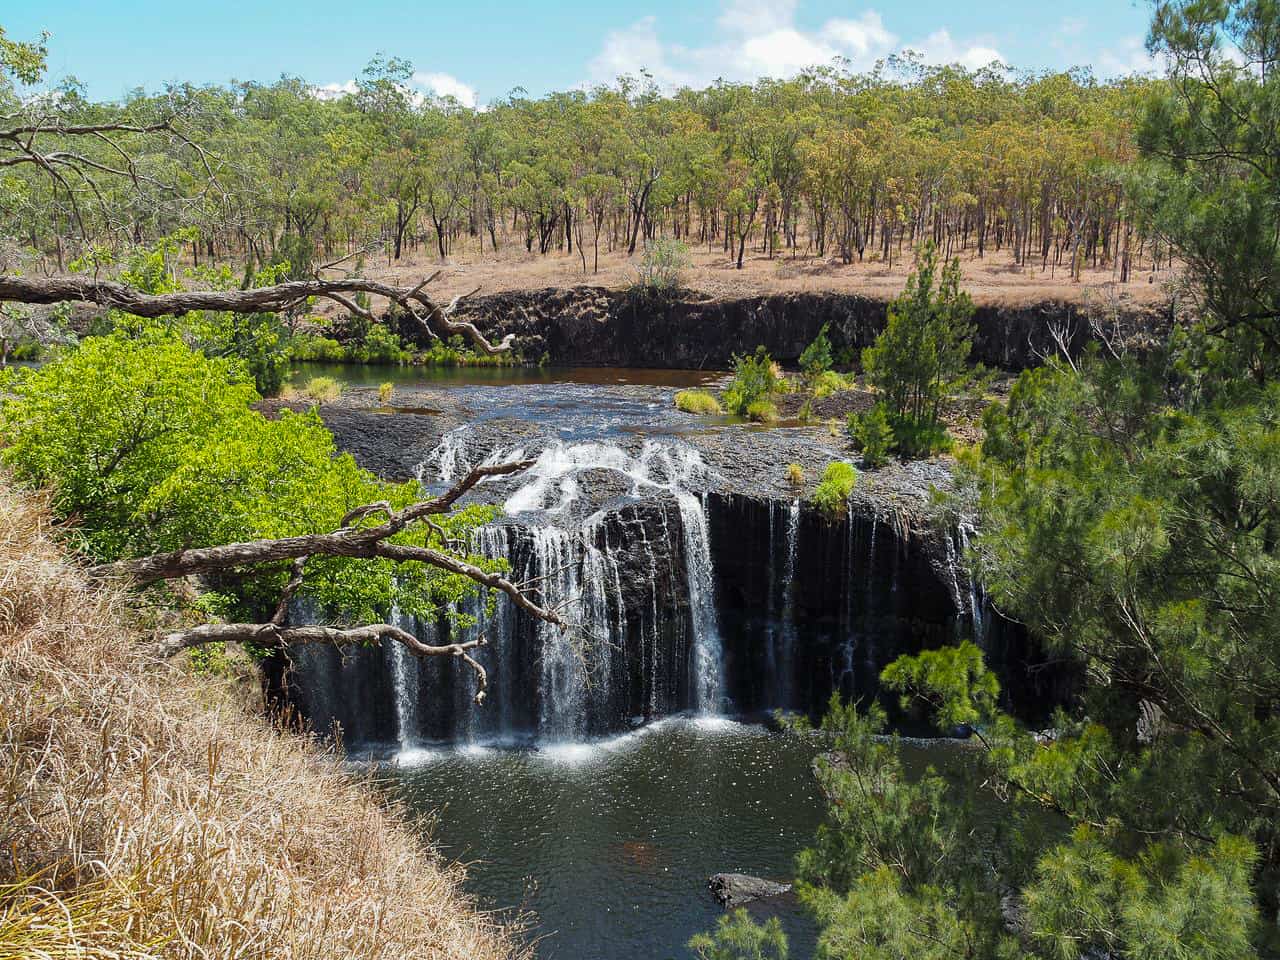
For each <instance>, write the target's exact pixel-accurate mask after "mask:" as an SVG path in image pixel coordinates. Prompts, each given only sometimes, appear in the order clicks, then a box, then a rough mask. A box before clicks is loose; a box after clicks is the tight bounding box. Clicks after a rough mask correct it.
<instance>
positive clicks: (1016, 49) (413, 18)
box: [0, 0, 1150, 103]
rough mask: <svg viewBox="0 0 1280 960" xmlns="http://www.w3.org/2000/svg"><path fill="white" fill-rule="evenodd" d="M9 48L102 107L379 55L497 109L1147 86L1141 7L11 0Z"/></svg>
mask: <svg viewBox="0 0 1280 960" xmlns="http://www.w3.org/2000/svg"><path fill="white" fill-rule="evenodd" d="M3 6H12V7H14V8H16V9H12V10H5V11H2V12H0V25H3V26H4V28H5V29H6V31H7V32H8V34H9V36H10V37H13V38H15V39H29V38H31V37H33V36H35V35H37V34H38V33H39V32H40V31H41V30H47V31H48V32H49V33H50V34H51V39H50V58H49V62H50V73H51V75H52V76H53V77H59V76H63V75H66V74H72V75H74V76H76V77H77V78H78V79H80V80H81V81H82V82H84V83H85V84H86V85H87V86H88V88H89V92H90V94H91V95H92V96H94V97H97V98H105V99H113V98H116V97H119V96H121V95H122V94H123V93H124V92H125V91H126V90H129V89H130V88H132V87H136V86H144V87H147V88H151V89H154V88H156V87H158V86H160V85H162V84H163V83H165V82H166V81H170V80H178V79H183V80H191V81H194V82H197V83H215V82H225V81H227V80H230V79H232V78H235V79H240V80H262V81H270V80H273V79H275V78H276V77H278V76H280V75H281V74H282V73H288V74H291V75H296V76H301V77H304V78H305V79H307V80H309V81H311V82H312V83H315V84H317V85H321V86H323V85H333V86H334V87H340V86H341V85H342V84H344V83H347V82H349V81H350V80H351V79H352V78H353V77H355V76H356V75H357V74H358V73H359V72H360V69H361V68H362V67H363V66H364V64H365V63H367V62H368V60H369V58H370V57H371V56H372V55H373V54H374V53H376V52H378V51H385V52H386V53H388V54H391V55H395V56H400V57H404V58H406V59H408V60H410V61H412V62H413V64H414V65H415V67H416V68H417V71H418V74H417V77H416V82H417V84H418V85H419V86H421V87H423V88H424V89H429V90H433V91H436V92H440V93H451V94H453V95H455V96H458V98H459V99H461V100H463V101H464V102H478V103H485V102H487V101H489V100H491V99H495V98H499V97H502V96H504V95H505V94H506V93H507V92H509V91H510V90H511V89H512V88H514V87H516V86H522V87H524V88H525V89H527V90H528V91H529V92H530V93H532V94H535V95H537V94H542V93H545V92H547V91H548V90H562V89H567V88H570V87H576V86H580V85H583V84H592V83H597V82H606V81H609V80H611V79H613V78H614V77H616V76H617V75H618V74H619V73H627V72H634V71H635V70H637V69H638V68H640V67H647V68H648V69H649V70H650V71H651V72H653V73H654V74H655V75H656V76H657V77H658V79H659V80H660V81H662V82H664V83H667V84H673V85H674V84H680V83H694V84H705V83H708V82H711V81H712V80H714V79H715V78H716V77H718V76H723V77H725V78H727V79H735V80H739V79H751V78H754V77H758V76H762V75H770V76H786V75H790V74H792V73H794V72H795V71H796V70H798V69H800V68H801V67H803V66H807V65H810V64H812V63H815V62H826V61H828V60H829V59H830V58H831V57H834V56H843V57H847V58H849V59H850V60H851V61H852V62H853V64H854V66H855V67H867V66H870V65H871V64H872V63H874V62H875V60H876V59H877V58H879V57H882V56H884V55H885V54H887V53H891V52H894V51H897V50H901V49H903V48H911V49H916V50H919V51H920V52H921V53H923V54H924V55H925V56H926V57H927V58H928V59H930V60H935V61H946V62H955V61H958V62H962V63H966V64H970V65H976V64H980V63H983V62H986V61H987V60H989V59H990V58H992V57H995V56H998V57H999V58H1001V59H1002V60H1004V61H1005V62H1007V63H1010V64H1012V65H1014V66H1016V67H1020V68H1030V69H1041V68H1059V67H1067V66H1073V65H1089V66H1092V67H1093V68H1094V70H1095V72H1097V73H1098V74H1100V75H1104V76H1111V75H1116V74H1122V73H1129V72H1132V71H1134V70H1139V69H1149V68H1150V64H1149V62H1148V60H1147V58H1146V55H1145V52H1144V50H1143V47H1142V39H1143V37H1144V35H1145V32H1146V27H1147V21H1148V17H1149V7H1148V4H1147V3H1145V2H1141V0H1076V2H1074V3H1072V4H1070V5H1067V4H1050V3H1044V2H1034V0H1033V2H1023V3H1017V4H1014V3H1007V2H996V0H968V2H964V0H961V2H956V0H914V2H904V0H877V2H869V3H861V2H856V3H855V2H836V0H774V2H761V0H662V2H653V3H646V4H616V5H614V4H604V3H590V2H583V0H560V2H555V0H553V2H550V3H547V2H545V0H544V2H543V3H539V4H536V5H535V4H526V3H518V2H513V0H454V2H449V3H436V2H418V3H407V2H392V0H341V2H335V0H308V2H305V3H302V2H294V0H277V2H272V0H258V2H255V3H244V2H239V0H228V2H224V3H221V4H217V3H213V4H209V3H181V2H174V0H94V2H69V0H44V2H29V0H0V7H3Z"/></svg>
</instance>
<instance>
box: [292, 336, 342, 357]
mask: <svg viewBox="0 0 1280 960" xmlns="http://www.w3.org/2000/svg"><path fill="white" fill-rule="evenodd" d="M289 358H290V359H291V360H294V361H296V362H298V363H345V362H346V360H347V348H346V347H344V346H343V345H342V344H340V343H339V342H338V341H337V340H331V339H330V338H329V337H321V336H318V335H316V334H314V333H300V334H298V335H297V336H295V337H294V338H293V339H292V340H290V341H289Z"/></svg>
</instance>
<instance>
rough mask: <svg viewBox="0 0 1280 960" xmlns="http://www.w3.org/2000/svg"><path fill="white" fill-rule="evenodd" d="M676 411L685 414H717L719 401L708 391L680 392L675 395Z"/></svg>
mask: <svg viewBox="0 0 1280 960" xmlns="http://www.w3.org/2000/svg"><path fill="white" fill-rule="evenodd" d="M676 409H677V410H683V411H684V412H685V413H700V414H718V413H720V412H721V410H720V401H719V400H717V399H716V398H715V394H713V393H711V392H710V391H709V390H681V391H679V392H678V393H677V394H676Z"/></svg>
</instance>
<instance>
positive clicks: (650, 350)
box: [401, 287, 1169, 370]
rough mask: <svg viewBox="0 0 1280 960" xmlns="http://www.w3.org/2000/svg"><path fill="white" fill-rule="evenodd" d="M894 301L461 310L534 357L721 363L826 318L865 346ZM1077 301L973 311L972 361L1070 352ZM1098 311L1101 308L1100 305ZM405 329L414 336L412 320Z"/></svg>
mask: <svg viewBox="0 0 1280 960" xmlns="http://www.w3.org/2000/svg"><path fill="white" fill-rule="evenodd" d="M887 309H888V303H887V302H886V301H884V300H881V299H877V298H874V297H866V296H861V295H858V294H844V293H822V292H815V293H787V294H773V295H768V296H750V297H741V298H734V299H704V300H698V299H679V300H664V299H657V298H654V297H647V296H643V295H640V294H637V293H634V292H632V291H628V290H607V289H604V288H601V287H572V288H567V289H566V288H547V289H544V290H533V291H520V292H508V293H496V294H492V295H490V296H485V297H475V298H474V299H472V300H469V301H466V302H465V306H464V308H463V309H462V310H461V311H459V312H460V313H461V314H463V315H465V317H466V319H468V320H471V321H473V322H475V323H476V324H477V325H478V326H479V327H480V328H481V329H482V330H484V332H485V333H486V334H488V335H490V336H491V337H502V336H505V335H506V334H508V333H514V334H515V335H516V338H517V344H518V349H520V351H521V352H522V353H523V354H524V356H525V357H526V358H528V359H537V358H539V357H541V356H543V355H546V356H549V357H550V358H551V360H552V361H553V362H555V363H564V364H574V365H582V366H629V367H668V368H679V369H699V370H701V369H724V368H725V367H727V366H728V365H729V363H730V362H731V360H732V357H733V354H734V353H741V352H743V351H749V350H751V349H753V348H754V347H755V345H757V344H763V345H764V346H765V347H767V348H768V349H769V352H770V353H771V354H772V355H773V356H774V357H775V358H776V359H779V360H782V361H784V362H787V361H794V360H795V359H796V358H798V357H799V356H800V353H801V352H802V351H803V350H804V348H805V347H806V346H807V345H808V344H809V343H810V341H812V340H813V338H814V337H815V336H816V335H817V333H818V331H819V330H820V329H822V327H823V325H824V324H830V336H831V339H832V344H833V346H834V347H835V349H836V350H837V351H841V350H850V351H855V352H856V351H858V350H860V349H861V348H863V347H865V346H868V345H870V344H871V343H872V341H873V340H874V339H875V336H876V334H878V333H879V332H880V331H881V330H882V329H883V328H884V324H885V320H886V317H887ZM1085 310H1086V308H1085V307H1082V306H1081V305H1080V304H1078V303H1068V302H1064V301H1054V300H1047V301H1044V302H1041V303H1035V304H1030V305H1026V306H1005V305H999V304H984V305H980V306H978V308H977V310H976V312H975V314H974V324H975V327H976V332H975V336H974V340H973V356H972V359H973V360H974V361H975V362H981V363H985V364H987V365H988V366H991V367H998V368H1001V369H1005V370H1020V369H1023V368H1025V367H1027V366H1031V365H1033V364H1035V363H1038V362H1039V359H1040V357H1042V356H1044V355H1046V354H1050V353H1055V352H1057V349H1058V347H1057V344H1056V342H1055V339H1054V337H1053V334H1052V332H1051V331H1052V330H1053V329H1054V328H1055V327H1056V328H1058V329H1060V330H1067V331H1070V333H1071V335H1070V341H1071V342H1070V346H1071V349H1072V350H1073V351H1079V350H1081V349H1083V347H1084V345H1085V344H1086V343H1087V342H1088V341H1089V340H1090V339H1091V337H1092V336H1093V333H1092V331H1091V329H1090V327H1089V324H1088V323H1086V322H1083V314H1084V312H1085ZM1095 312H1096V311H1095ZM1166 313H1167V311H1161V310H1158V309H1152V308H1149V307H1142V306H1138V305H1135V304H1128V305H1125V306H1122V307H1121V308H1120V310H1119V311H1118V312H1117V314H1116V315H1115V318H1114V319H1113V320H1111V321H1107V323H1108V326H1119V327H1123V328H1124V329H1126V330H1132V329H1135V328H1140V329H1151V330H1159V329H1162V328H1163V327H1165V326H1166V325H1167V324H1168V322H1169V321H1168V317H1167V315H1166ZM401 332H402V334H403V335H406V336H414V335H420V334H415V331H414V330H413V329H412V328H411V327H409V326H408V325H406V326H405V328H404V329H403V330H402V331H401Z"/></svg>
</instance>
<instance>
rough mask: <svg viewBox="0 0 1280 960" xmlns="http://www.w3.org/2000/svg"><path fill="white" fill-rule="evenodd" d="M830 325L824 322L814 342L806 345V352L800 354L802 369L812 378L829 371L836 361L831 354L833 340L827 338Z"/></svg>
mask: <svg viewBox="0 0 1280 960" xmlns="http://www.w3.org/2000/svg"><path fill="white" fill-rule="evenodd" d="M829 326H830V324H827V323H824V324H823V325H822V329H821V330H819V331H818V335H817V337H815V338H814V341H813V343H811V344H809V345H808V346H807V347H805V348H804V352H803V353H801V354H800V369H801V370H803V371H804V374H805V376H806V377H809V378H810V379H816V378H817V377H818V376H820V375H821V374H823V373H826V372H827V371H829V370H830V369H831V365H832V363H834V362H835V361H834V359H833V358H832V355H831V341H830V340H829V339H827V328H828V327H829Z"/></svg>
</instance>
